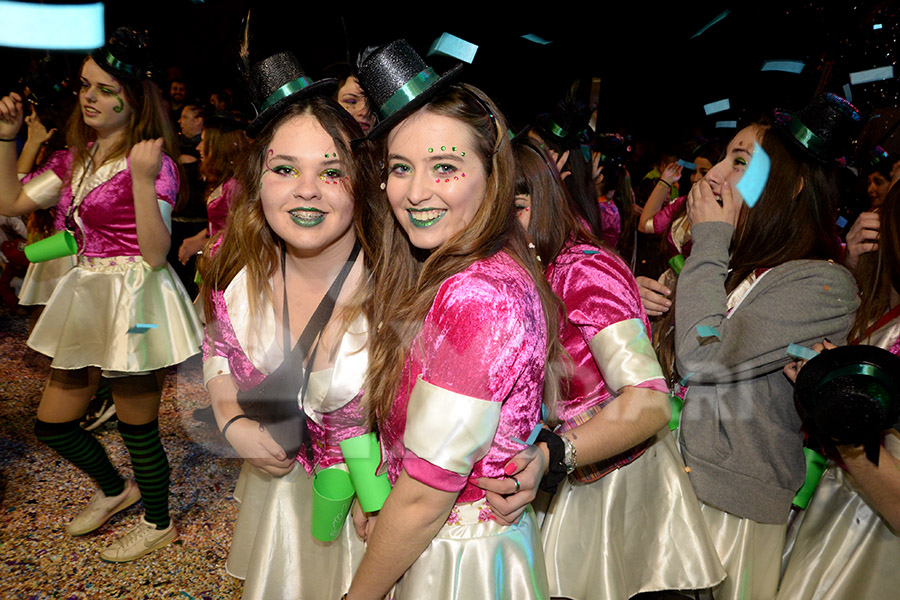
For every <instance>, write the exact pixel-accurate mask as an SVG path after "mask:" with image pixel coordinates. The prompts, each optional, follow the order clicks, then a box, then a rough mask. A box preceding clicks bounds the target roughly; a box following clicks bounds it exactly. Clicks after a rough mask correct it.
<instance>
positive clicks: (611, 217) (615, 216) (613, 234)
mask: <svg viewBox="0 0 900 600" xmlns="http://www.w3.org/2000/svg"><path fill="white" fill-rule="evenodd" d="M597 206H598V207H599V208H600V226H601V227H602V228H603V238H602V239H601V241H602V242H603V243H604V244H606V245H607V246H609V247H610V248H615V247H616V245H618V243H619V236H620V235H622V219H621V217H620V216H619V207H618V206H616V203H615V202H613V201H612V200H607V199H606V198H605V197H602V196H601V198H600V201H599V202H598V203H597Z"/></svg>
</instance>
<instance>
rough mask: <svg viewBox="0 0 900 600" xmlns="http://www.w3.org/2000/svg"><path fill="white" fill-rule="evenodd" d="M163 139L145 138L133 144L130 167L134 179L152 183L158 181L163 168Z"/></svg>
mask: <svg viewBox="0 0 900 600" xmlns="http://www.w3.org/2000/svg"><path fill="white" fill-rule="evenodd" d="M162 145H163V139H162V138H157V139H155V140H143V141H140V142H138V143H137V144H135V145H134V146H132V148H131V154H130V155H129V159H130V161H129V167H130V169H131V179H132V181H134V180H136V179H141V180H143V181H145V182H146V181H149V182H151V183H153V182H155V181H156V176H157V175H159V170H160V169H161V168H162Z"/></svg>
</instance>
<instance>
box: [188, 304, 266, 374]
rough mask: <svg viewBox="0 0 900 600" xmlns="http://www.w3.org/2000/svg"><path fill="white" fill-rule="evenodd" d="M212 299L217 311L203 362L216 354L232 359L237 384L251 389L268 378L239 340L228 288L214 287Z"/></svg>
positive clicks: (205, 342)
mask: <svg viewBox="0 0 900 600" xmlns="http://www.w3.org/2000/svg"><path fill="white" fill-rule="evenodd" d="M212 298H213V311H214V312H213V316H212V318H211V319H209V320H208V321H207V323H206V329H205V335H204V338H203V361H204V362H206V361H208V360H209V359H210V357H212V356H220V357H223V358H225V359H226V360H228V368H229V369H230V371H231V378H232V379H233V380H234V383H235V385H237V386H238V387H239V388H240V389H242V390H247V389H250V388H252V387H254V386H256V385H258V384H259V382H260V381H262V380H263V379H265V374H264V373H262V372H260V371H259V370H258V369H257V368H256V367H254V366H253V363H252V362H250V359H249V358H247V355H246V354H244V351H243V349H242V348H241V345H240V342H238V338H237V334H235V332H234V328H233V327H232V326H231V319H230V318H229V316H228V308H227V307H226V305H225V293H224V291H220V290H213V292H212Z"/></svg>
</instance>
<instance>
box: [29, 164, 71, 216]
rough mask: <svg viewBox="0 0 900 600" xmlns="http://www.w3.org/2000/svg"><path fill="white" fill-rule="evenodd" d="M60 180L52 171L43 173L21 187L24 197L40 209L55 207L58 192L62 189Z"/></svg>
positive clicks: (57, 200)
mask: <svg viewBox="0 0 900 600" xmlns="http://www.w3.org/2000/svg"><path fill="white" fill-rule="evenodd" d="M62 184H63V182H62V179H60V178H59V177H57V175H56V173H54V172H53V171H44V172H43V173H41V174H40V175H38V176H36V177H32V178H31V180H30V181H29V182H28V183H26V184H24V185H23V186H22V190H23V191H24V192H25V195H26V196H28V197H29V198H31V200H32V201H33V202H34V203H35V204H37V205H38V206H39V207H41V208H50V207H51V206H56V204H57V203H58V202H59V191H60V190H61V189H62Z"/></svg>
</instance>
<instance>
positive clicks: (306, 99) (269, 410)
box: [0, 28, 900, 600]
mask: <svg viewBox="0 0 900 600" xmlns="http://www.w3.org/2000/svg"><path fill="white" fill-rule="evenodd" d="M149 65H150V52H149V45H148V40H147V36H146V34H145V33H143V32H140V31H137V30H134V29H129V28H120V29H118V30H117V31H116V32H115V33H114V34H113V35H112V36H111V37H110V39H109V41H108V43H107V45H106V46H105V47H103V48H101V49H98V50H96V51H94V52H92V53H91V54H90V55H89V56H88V57H86V58H85V59H84V61H83V63H82V65H81V70H80V74H79V80H78V81H79V83H77V84H76V85H77V100H76V101H75V104H74V106H72V103H71V98H70V102H69V103H68V104H64V102H63V100H62V99H59V101H58V102H57V101H56V100H53V101H48V100H47V98H46V97H44V96H43V95H42V93H43V92H42V89H43V88H41V87H40V86H38V85H36V84H35V85H34V86H33V88H30V89H28V90H26V91H25V92H24V93H17V92H11V93H9V94H8V95H6V96H4V97H3V98H2V99H0V214H3V215H5V217H4V218H5V219H6V220H7V221H6V222H8V223H12V224H14V225H15V226H14V227H11V229H14V231H11V232H10V234H9V235H10V237H11V238H12V239H11V240H10V241H8V242H4V246H3V249H4V254H5V255H6V256H7V257H8V258H7V260H8V263H7V264H6V265H5V266H4V267H3V274H4V276H3V278H0V285H4V286H7V288H9V287H10V286H11V284H12V281H13V280H14V278H19V279H20V285H19V290H18V297H17V298H16V297H15V296H11V294H12V292H11V291H9V292H8V293H6V294H5V295H4V296H3V299H4V300H5V301H6V304H7V305H8V307H9V308H10V309H16V308H18V309H19V310H24V309H25V308H26V307H33V308H31V309H30V310H31V311H32V312H31V315H32V323H33V330H32V332H31V334H30V337H29V339H28V345H29V347H31V348H33V349H34V350H36V351H38V352H40V353H42V354H45V355H47V356H49V357H51V358H52V363H51V368H50V373H49V374H48V378H47V385H46V387H45V390H44V393H43V396H42V398H41V400H40V404H39V406H38V410H37V415H36V420H35V427H34V434H35V436H36V437H37V438H38V439H39V440H40V441H42V442H43V443H45V444H46V445H47V446H49V447H50V448H52V449H53V450H55V451H56V452H58V453H59V454H60V455H61V456H62V457H64V458H65V459H67V460H68V461H69V462H71V463H72V464H73V465H74V466H76V467H78V468H79V469H81V470H82V471H84V473H85V474H86V475H88V476H89V477H91V478H92V479H93V480H94V482H95V483H96V485H97V488H98V489H97V491H96V494H95V495H94V497H93V498H92V499H91V501H90V502H89V503H88V505H87V506H86V507H84V509H83V510H82V511H81V512H80V513H79V514H78V515H76V516H74V518H73V519H72V520H71V521H70V522H69V523H68V524H66V525H65V527H66V531H67V533H69V534H70V535H73V536H80V535H84V534H86V533H89V532H91V531H94V530H96V529H98V528H100V527H102V526H103V525H104V523H105V522H106V521H107V520H108V519H109V518H110V517H111V516H113V515H114V514H115V513H117V512H119V511H121V510H123V509H125V508H127V507H128V506H131V505H132V504H134V503H136V502H138V501H141V502H142V503H143V508H144V516H143V517H141V518H140V520H139V522H138V523H137V524H136V525H135V527H134V528H133V529H131V530H130V531H129V532H128V533H126V534H125V535H124V536H123V537H121V538H120V539H118V540H117V541H115V542H114V543H113V544H112V545H110V546H109V547H108V548H106V549H105V550H104V551H103V552H102V553H101V558H102V559H103V560H106V561H112V562H117V561H131V560H136V559H139V558H141V557H142V556H145V555H147V554H149V553H152V552H153V551H155V550H157V549H159V548H162V547H164V546H165V545H167V544H169V543H170V542H172V541H173V540H174V539H175V538H176V536H177V532H176V528H175V523H174V522H173V521H172V520H171V519H170V517H169V511H168V489H169V465H168V461H167V458H166V452H165V449H164V448H163V446H162V443H161V442H160V437H159V424H158V413H159V402H160V394H161V389H162V382H163V379H164V377H165V374H166V369H167V368H168V367H171V366H173V365H177V364H179V363H181V362H183V361H185V360H187V359H188V358H189V357H191V356H193V355H196V354H198V353H201V352H202V356H203V373H204V381H205V384H206V387H207V389H208V391H209V397H210V408H209V409H207V410H206V411H205V414H203V413H204V411H200V413H201V414H198V418H200V419H206V420H207V421H208V422H209V423H210V424H211V425H212V426H214V427H216V428H217V429H218V431H220V432H221V435H222V437H223V438H224V439H225V440H226V441H227V442H228V443H229V444H230V445H231V446H232V447H233V448H234V449H235V451H236V452H237V454H238V455H239V456H240V457H242V458H243V459H245V460H244V463H243V468H242V470H241V474H240V477H239V479H238V481H237V482H236V484H235V485H236V488H235V497H236V498H238V499H239V500H240V501H241V508H240V514H239V516H238V519H237V522H236V525H235V529H234V535H233V540H232V546H231V550H230V553H229V556H228V561H227V570H228V572H229V573H230V574H231V575H233V576H235V577H238V578H241V579H244V580H245V583H244V588H243V595H244V597H245V598H257V599H270V598H292V599H294V598H297V599H299V598H306V599H326V598H335V599H336V598H348V599H350V600H357V599H364V598H371V599H380V598H385V597H389V598H394V599H396V600H402V599H419V598H447V599H458V600H462V599H473V598H515V599H520V598H521V599H546V598H570V599H573V600H582V599H591V598H611V599H625V598H630V597H633V596H636V595H638V594H641V595H642V596H641V597H659V598H673V597H688V598H717V599H729V598H734V599H738V598H748V599H749V598H753V599H772V598H776V597H777V598H783V599H785V600H789V599H790V600H793V599H795V598H835V599H836V598H884V597H890V596H891V595H892V594H894V593H896V592H895V590H896V589H897V588H898V586H900V568H898V567H900V552H897V551H898V550H900V543H898V538H897V536H896V534H895V533H894V531H895V530H896V529H897V528H898V527H900V470H898V468H900V463H898V460H900V432H898V424H897V423H894V422H890V423H886V424H885V423H882V424H881V425H880V426H879V429H878V430H877V431H873V432H872V433H871V435H872V436H874V438H877V442H878V443H877V444H876V445H875V446H871V445H870V446H869V447H864V445H863V444H862V443H861V442H854V443H848V442H847V441H846V440H842V439H841V440H839V439H836V438H835V439H832V438H829V437H827V436H822V435H821V434H819V435H817V434H816V429H815V427H814V424H813V423H812V422H811V421H810V420H809V419H808V418H807V415H806V414H805V413H804V411H803V410H800V409H798V406H797V404H796V402H795V389H794V383H793V382H794V381H795V380H797V379H798V378H799V377H803V375H802V373H803V369H804V368H807V367H805V365H804V361H802V360H798V358H799V357H797V356H796V354H792V355H789V354H788V353H787V352H786V349H788V347H789V346H791V345H801V346H806V347H807V349H809V350H810V352H811V353H815V352H820V353H821V355H822V356H826V355H828V352H829V351H831V349H833V348H835V347H836V346H845V345H848V344H849V345H872V346H877V347H880V348H882V349H884V350H886V351H889V352H890V353H892V354H894V355H898V354H900V231H898V229H900V207H898V203H900V186H896V185H894V184H895V183H896V181H897V180H898V179H900V111H898V110H897V109H896V108H895V107H893V108H892V107H885V108H883V109H880V110H879V111H877V113H876V114H873V115H872V116H871V117H868V118H865V117H864V115H861V114H860V111H858V110H857V109H856V108H855V107H854V106H853V105H852V104H850V103H849V102H847V101H846V100H844V99H843V98H841V97H839V96H836V95H834V94H830V93H825V94H821V95H818V96H816V97H814V98H811V99H810V101H809V102H808V104H807V105H806V106H805V107H804V108H803V109H802V110H799V111H796V112H790V113H789V112H784V111H773V112H771V113H769V114H766V115H760V116H759V117H758V118H756V119H754V120H753V121H751V122H748V123H747V124H746V125H745V126H743V127H742V128H740V129H738V130H736V131H737V132H736V134H735V135H734V136H733V137H732V138H731V139H716V138H714V137H709V138H706V137H700V138H696V139H693V140H688V141H687V142H686V143H685V144H683V145H682V146H680V147H678V148H676V149H673V150H666V151H661V152H659V156H658V157H657V160H655V161H650V162H648V163H647V164H646V167H645V168H646V171H645V172H639V171H634V169H636V168H638V167H637V166H636V165H635V163H634V162H633V161H632V157H631V156H630V152H631V142H630V139H629V137H628V136H627V135H625V134H623V132H611V133H603V132H602V131H594V128H593V127H592V126H591V123H592V122H593V123H596V122H597V118H596V114H593V115H592V111H591V108H590V107H588V106H586V105H585V104H583V103H580V102H578V101H576V100H574V99H572V98H568V99H566V100H565V101H561V102H560V103H559V104H558V105H557V106H555V107H552V108H551V109H549V110H548V111H547V112H546V113H544V114H541V115H539V116H536V117H535V118H534V119H533V121H532V123H530V124H529V125H528V126H527V127H525V128H523V129H521V130H519V131H516V132H513V131H511V130H510V125H509V123H508V122H507V120H506V118H505V117H504V114H503V112H502V110H501V108H500V107H498V106H497V105H496V104H495V103H494V101H493V100H492V99H491V98H490V97H489V96H488V95H487V94H485V92H483V91H482V90H480V89H478V88H476V87H474V86H472V85H470V84H468V83H465V82H464V81H465V78H464V75H463V74H462V73H461V71H462V65H458V66H455V67H453V68H451V69H450V70H449V71H447V72H445V73H443V74H438V73H437V72H436V71H435V70H434V69H433V68H432V67H430V66H429V65H428V64H426V63H425V62H424V60H423V59H422V58H421V57H420V55H419V54H418V53H417V52H416V51H415V50H414V49H413V48H412V47H411V46H410V45H409V44H408V43H407V42H406V41H404V40H397V41H394V42H392V43H390V44H387V45H384V46H380V47H372V48H368V49H367V50H366V51H364V52H363V53H361V55H360V57H359V60H358V61H357V62H356V64H353V65H339V66H335V67H333V68H332V69H330V70H329V73H330V74H331V75H334V76H333V77H325V78H322V79H318V80H317V79H314V78H313V77H312V76H311V75H310V74H308V73H307V72H306V71H305V70H304V68H303V66H302V64H301V61H298V59H297V58H296V57H295V56H294V55H293V54H291V53H290V52H281V53H278V54H274V55H272V56H266V57H263V58H262V59H261V60H258V61H256V62H253V63H252V64H247V65H246V67H247V68H246V72H247V90H246V94H247V96H248V97H249V98H251V100H252V102H253V108H254V114H255V116H254V117H252V118H249V117H247V116H244V115H242V114H241V113H240V112H238V111H234V110H232V109H231V108H232V107H231V106H230V102H231V96H232V92H231V90H226V89H217V90H214V91H213V92H212V93H211V94H210V97H209V100H208V101H207V102H203V101H199V100H197V99H195V98H192V97H190V96H189V95H188V94H187V93H186V91H187V90H188V89H190V88H189V87H188V86H187V85H186V83H185V81H184V80H182V79H179V78H175V79H172V80H171V81H170V82H168V86H167V94H166V96H167V98H165V97H164V94H163V93H162V92H161V90H160V88H159V86H157V84H156V83H154V82H153V80H152V78H151V76H150V69H149ZM70 96H71V94H70ZM49 105H53V106H54V107H56V108H55V110H53V111H51V110H49ZM57 105H62V106H63V108H62V109H61V110H60V109H59V108H58V107H57ZM66 111H68V112H71V115H70V116H68V121H67V122H64V120H65V115H64V113H65V112H66ZM176 130H177V132H178V133H177V134H176ZM754 161H756V164H754ZM763 161H765V162H766V163H767V164H768V165H769V167H768V171H767V173H765V174H764V175H762V182H761V184H760V186H761V192H760V193H759V194H758V197H750V194H751V192H750V191H748V187H749V186H747V187H742V185H741V182H742V180H743V178H744V176H745V174H747V173H750V172H751V171H752V170H753V169H755V168H756V167H758V165H760V164H762V163H763ZM848 165H855V169H856V171H855V176H856V177H858V179H859V184H858V185H857V186H856V189H857V190H859V189H865V190H866V192H867V197H866V199H865V206H862V207H861V210H858V211H857V212H858V213H859V215H858V217H855V218H854V219H853V221H852V223H849V222H848V223H845V224H844V225H839V224H837V223H836V220H837V218H838V211H839V208H841V207H846V206H856V205H857V204H859V203H858V202H856V200H855V199H853V198H851V197H850V196H852V195H853V193H854V191H853V188H852V186H851V187H848V186H846V185H844V183H843V182H845V181H846V178H847V176H848V175H847V174H848V173H849V170H848ZM747 177H748V180H749V179H750V178H756V177H759V175H758V172H757V173H753V174H752V175H747ZM744 183H746V181H745V182H744ZM26 215H31V216H29V217H28V220H27V222H26V221H24V220H22V219H21V217H24V216H26ZM844 231H846V234H844V233H843V232H844ZM54 236H63V237H66V236H68V237H67V239H68V238H71V239H73V240H74V243H75V245H76V246H77V250H75V251H73V252H71V253H69V254H64V255H61V256H57V257H55V258H53V259H52V260H46V261H41V262H37V261H36V262H33V263H29V261H27V260H25V259H24V255H23V254H22V251H21V249H22V246H23V244H24V241H25V240H26V239H27V241H28V242H37V241H39V240H49V239H50V238H52V237H54ZM17 239H18V240H19V243H18V244H17V243H16V240H17ZM809 356H811V354H810V355H809ZM809 356H807V357H806V358H808V357H809ZM812 360H813V361H815V360H817V359H816V358H813V359H812ZM841 368H842V369H844V371H837V372H836V374H835V375H833V376H832V375H829V376H828V378H834V377H841V376H844V375H846V369H847V368H850V367H847V366H846V365H842V366H841ZM873 369H874V370H875V371H878V370H877V369H875V368H874V367H872V368H869V369H861V370H859V372H856V371H854V372H853V374H854V376H856V375H860V376H861V375H868V374H870V373H871V372H872V371H873ZM876 375H877V378H878V381H879V382H881V384H883V386H884V387H885V389H887V390H888V391H893V393H892V394H891V393H888V394H887V395H886V396H885V397H884V398H883V401H882V404H883V405H885V406H889V405H891V403H897V402H898V401H900V397H897V396H898V395H897V390H898V389H900V381H898V378H900V373H893V374H892V373H890V372H887V373H885V372H882V371H878V372H877V373H876ZM798 387H799V384H798ZM104 390H105V391H104ZM98 398H99V399H100V401H103V400H106V401H107V402H109V403H111V404H110V406H109V407H108V408H105V409H103V410H100V411H97V413H96V414H97V415H98V416H102V418H110V416H111V415H112V414H115V418H116V419H117V420H118V430H119V432H120V434H121V435H122V438H123V440H124V442H125V445H126V447H127V449H128V452H129V453H130V456H131V461H132V466H133V470H134V481H132V480H130V479H126V478H123V477H122V475H121V474H120V473H119V472H118V471H117V470H116V469H115V467H114V466H113V465H112V464H111V462H110V461H109V458H108V457H107V455H106V452H105V450H104V448H103V446H102V445H101V444H100V443H99V442H98V441H97V440H96V439H95V438H94V437H93V435H92V434H91V433H90V431H89V429H90V428H91V425H90V424H86V423H84V422H83V420H84V417H85V414H86V413H89V412H93V411H94V409H93V408H90V407H91V406H92V403H94V402H97V401H98ZM892 414H894V416H895V417H896V413H892ZM86 425H87V426H86ZM371 432H374V433H375V434H376V435H377V439H378V445H377V447H378V448H379V449H380V452H381V458H380V461H377V463H379V464H378V471H377V472H378V473H379V474H386V476H387V478H388V480H389V481H390V484H391V491H390V493H389V494H388V495H387V498H386V500H384V502H383V505H380V508H379V509H378V510H368V511H367V510H363V508H362V506H361V503H359V502H355V503H354V504H353V507H352V509H351V510H350V511H349V513H346V514H344V513H340V514H339V516H338V517H336V531H335V535H334V536H332V539H330V540H324V539H323V538H322V535H321V534H320V533H319V532H318V530H317V529H316V527H315V526H314V521H315V518H316V517H315V516H314V515H313V512H314V510H316V509H314V508H313V507H314V506H315V503H316V502H318V501H319V500H318V499H319V496H321V494H322V492H321V490H320V488H319V487H317V485H318V484H319V483H322V481H324V479H325V478H326V477H325V476H324V475H323V473H326V474H334V473H335V472H336V471H337V472H340V473H343V472H345V471H347V470H348V466H347V465H348V463H350V460H349V457H348V455H347V450H346V448H347V446H346V443H347V442H349V441H352V440H355V439H357V438H359V437H360V436H365V435H366V434H370V433H371ZM873 447H874V450H872V448H873ZM813 450H816V451H819V452H821V453H822V454H823V455H824V456H825V457H827V460H828V462H827V467H826V468H825V470H824V471H825V472H824V475H822V480H821V482H819V483H818V488H816V491H815V493H814V494H813V497H812V500H811V502H810V503H809V505H808V506H804V504H803V503H800V502H799V501H798V500H797V498H796V497H795V496H796V494H797V492H798V490H800V489H801V487H803V486H804V485H805V484H807V483H809V482H808V480H809V479H810V478H811V477H812V475H811V474H812V472H813V470H812V469H809V468H808V463H809V460H808V456H809V455H810V454H809V453H810V452H811V451H813ZM823 460H824V459H823ZM353 469H354V467H353V466H352V465H351V466H350V468H349V470H350V476H351V477H354V476H355V473H354V470H353ZM369 475H371V476H373V477H374V476H375V473H374V472H372V473H369ZM320 480H321V481H320ZM354 481H355V480H354ZM815 483H816V482H815V481H812V485H815ZM322 485H324V483H322ZM357 492H359V490H357Z"/></svg>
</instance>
